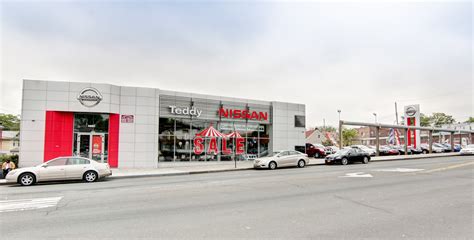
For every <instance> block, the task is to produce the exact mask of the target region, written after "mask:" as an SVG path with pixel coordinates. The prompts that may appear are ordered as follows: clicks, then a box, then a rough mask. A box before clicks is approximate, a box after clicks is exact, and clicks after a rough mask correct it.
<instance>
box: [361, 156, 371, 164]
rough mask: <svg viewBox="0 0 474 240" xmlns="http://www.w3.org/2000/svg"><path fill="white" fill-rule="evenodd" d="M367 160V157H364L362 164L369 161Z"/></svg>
mask: <svg viewBox="0 0 474 240" xmlns="http://www.w3.org/2000/svg"><path fill="white" fill-rule="evenodd" d="M369 161H370V160H369V157H364V159H362V163H363V164H367V163H369Z"/></svg>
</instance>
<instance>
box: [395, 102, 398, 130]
mask: <svg viewBox="0 0 474 240" xmlns="http://www.w3.org/2000/svg"><path fill="white" fill-rule="evenodd" d="M395 121H396V123H397V125H398V108H397V102H395Z"/></svg>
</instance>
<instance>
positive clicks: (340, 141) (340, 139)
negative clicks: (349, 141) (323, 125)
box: [337, 109, 342, 149]
mask: <svg viewBox="0 0 474 240" xmlns="http://www.w3.org/2000/svg"><path fill="white" fill-rule="evenodd" d="M337 113H338V114H339V148H340V149H342V124H341V109H337Z"/></svg>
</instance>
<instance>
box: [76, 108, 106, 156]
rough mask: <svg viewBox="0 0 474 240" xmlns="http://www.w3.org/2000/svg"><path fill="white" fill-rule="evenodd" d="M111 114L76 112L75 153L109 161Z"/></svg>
mask: <svg viewBox="0 0 474 240" xmlns="http://www.w3.org/2000/svg"><path fill="white" fill-rule="evenodd" d="M108 133H109V114H100V113H75V114H74V135H73V136H74V139H73V146H72V149H73V155H75V156H82V157H86V158H91V159H93V160H95V161H98V162H108V146H109V141H108V140H109V139H108V136H109V134H108Z"/></svg>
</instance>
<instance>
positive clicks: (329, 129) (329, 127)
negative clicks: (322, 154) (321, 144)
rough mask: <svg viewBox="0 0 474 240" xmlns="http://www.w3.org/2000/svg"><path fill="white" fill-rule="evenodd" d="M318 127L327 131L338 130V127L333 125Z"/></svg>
mask: <svg viewBox="0 0 474 240" xmlns="http://www.w3.org/2000/svg"><path fill="white" fill-rule="evenodd" d="M316 128H317V129H319V130H321V131H325V132H336V128H335V127H333V126H319V127H316Z"/></svg>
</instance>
